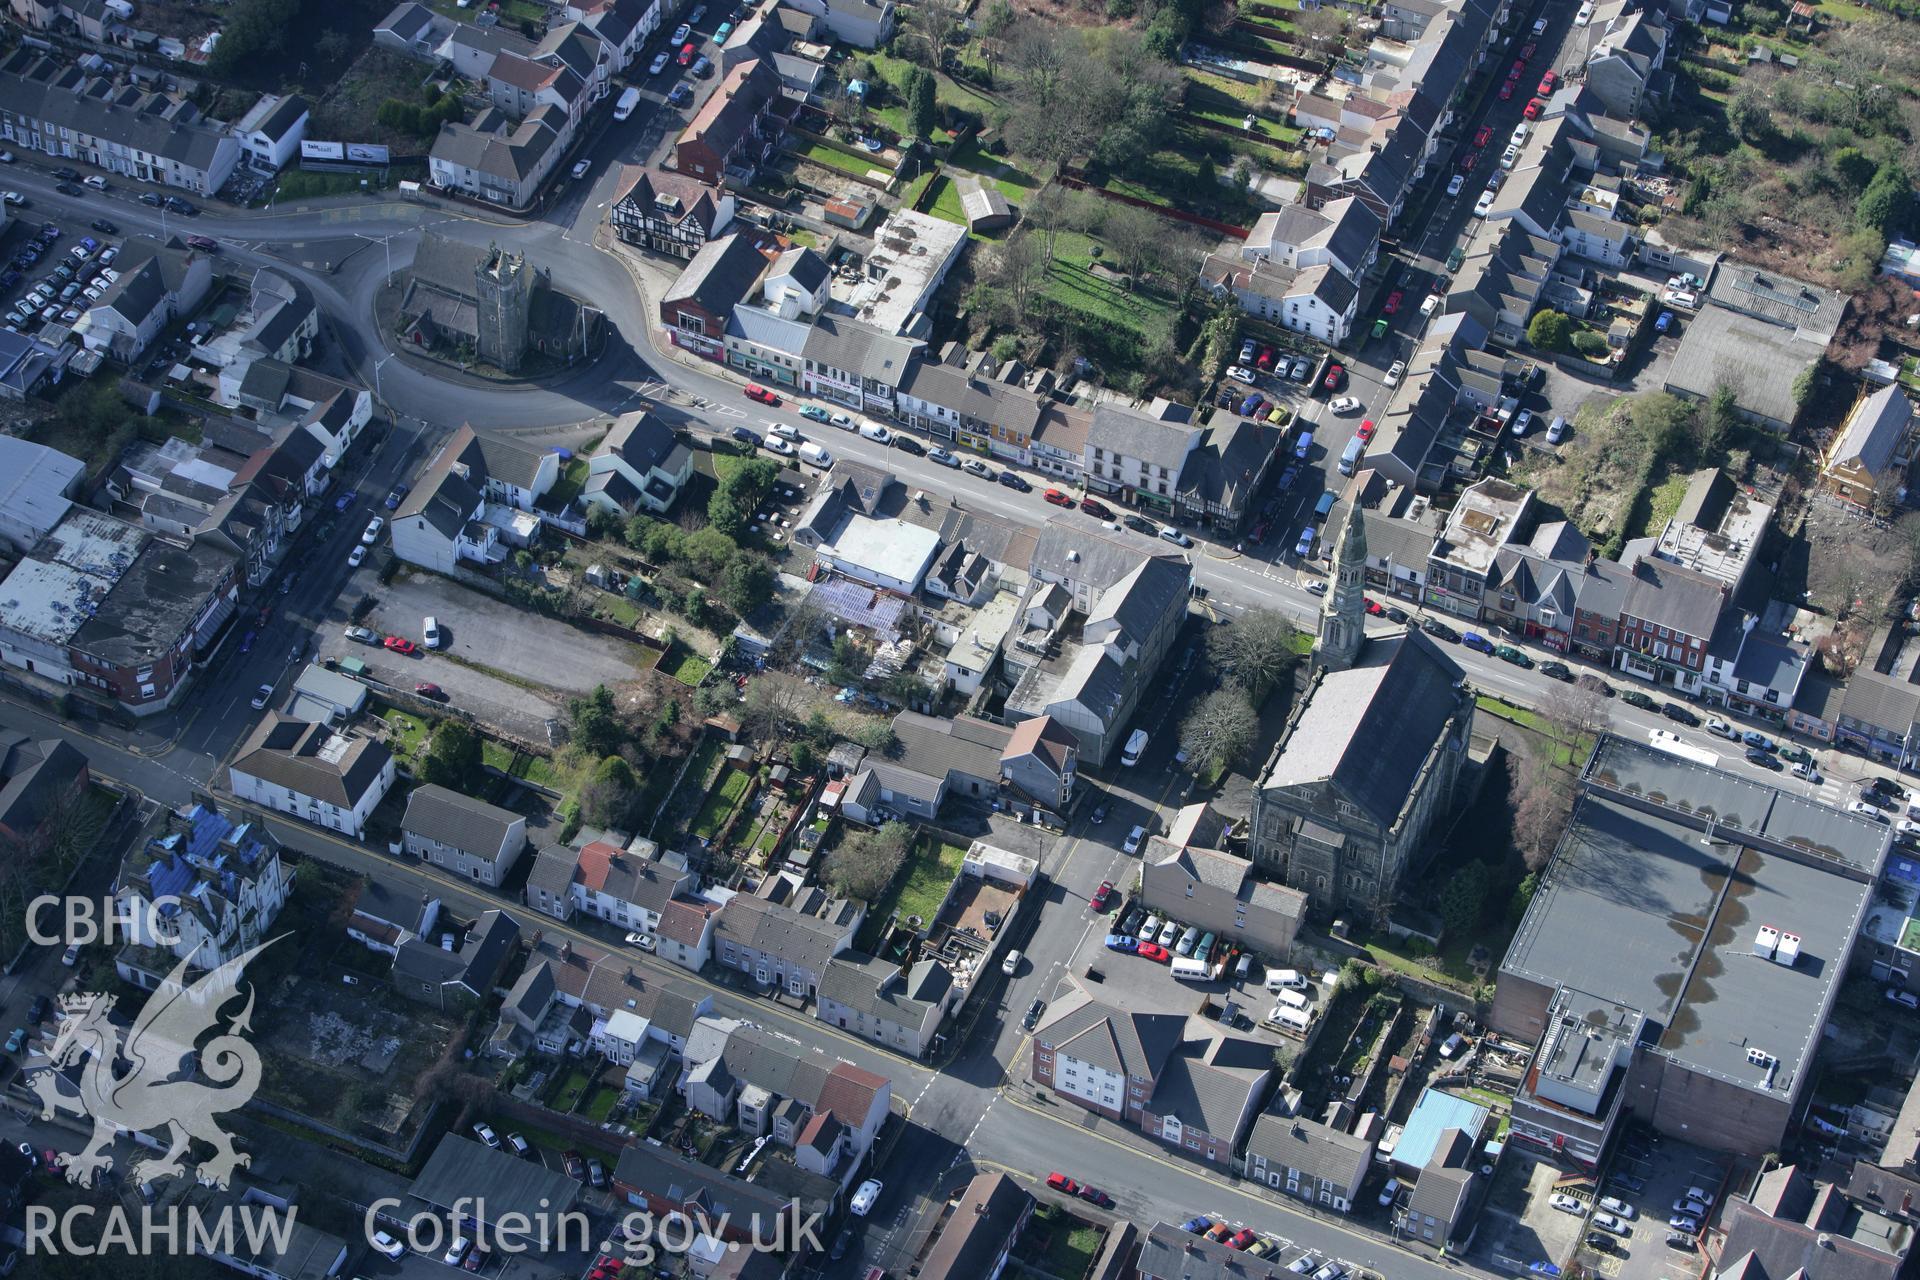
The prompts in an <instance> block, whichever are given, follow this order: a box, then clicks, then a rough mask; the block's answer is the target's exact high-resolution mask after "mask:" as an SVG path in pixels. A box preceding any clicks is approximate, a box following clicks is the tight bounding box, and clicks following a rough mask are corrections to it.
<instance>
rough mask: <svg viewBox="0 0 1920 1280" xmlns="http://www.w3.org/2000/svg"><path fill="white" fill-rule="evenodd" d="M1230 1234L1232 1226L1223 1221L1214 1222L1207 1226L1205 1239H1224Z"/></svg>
mask: <svg viewBox="0 0 1920 1280" xmlns="http://www.w3.org/2000/svg"><path fill="white" fill-rule="evenodd" d="M1232 1234H1233V1228H1232V1227H1231V1226H1230V1225H1228V1224H1227V1223H1224V1222H1216V1223H1214V1224H1213V1225H1212V1226H1210V1227H1208V1228H1207V1239H1209V1240H1225V1239H1226V1238H1227V1237H1228V1236H1230V1235H1232Z"/></svg>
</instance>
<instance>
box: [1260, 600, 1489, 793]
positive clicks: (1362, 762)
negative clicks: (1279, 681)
mask: <svg viewBox="0 0 1920 1280" xmlns="http://www.w3.org/2000/svg"><path fill="white" fill-rule="evenodd" d="M1376 650H1378V651H1380V656H1379V657H1376V656H1375V653H1376ZM1361 654H1362V659H1363V664H1362V665H1360V666H1357V667H1354V668H1351V669H1350V670H1347V671H1330V672H1326V673H1324V674H1323V675H1321V676H1319V677H1318V678H1317V679H1316V681H1315V683H1314V684H1313V686H1312V687H1311V688H1310V689H1309V690H1308V692H1307V697H1306V702H1305V705H1304V706H1303V707H1302V708H1301V710H1300V711H1299V712H1298V713H1297V714H1296V715H1295V717H1294V719H1293V722H1292V723H1291V724H1290V725H1289V726H1288V728H1287V730H1286V733H1285V734H1284V735H1283V736H1282V737H1281V739H1280V745H1279V746H1278V747H1277V748H1276V749H1275V752H1274V756H1273V761H1272V764H1271V765H1270V767H1269V768H1268V771H1267V775H1266V777H1265V778H1263V779H1262V780H1261V785H1262V786H1263V787H1265V788H1267V789H1268V790H1277V789H1280V788H1284V787H1292V786H1304V785H1311V784H1314V783H1321V782H1329V781H1330V782H1332V784H1333V785H1334V787H1335V788H1336V789H1337V790H1338V791H1339V792H1340V794H1341V795H1342V796H1344V797H1346V798H1347V799H1349V800H1351V801H1352V802H1353V803H1354V804H1357V805H1359V806H1360V808H1361V809H1363V810H1364V811H1365V812H1366V813H1367V815H1368V816H1369V817H1371V818H1372V819H1373V820H1374V821H1375V822H1377V823H1379V824H1380V825H1381V826H1382V827H1383V828H1384V827H1391V826H1392V825H1393V822H1394V819H1395V818H1396V817H1398V816H1399V814H1400V811H1401V809H1403V808H1404V807H1405V806H1406V803H1407V799H1408V797H1409V796H1411V795H1412V794H1413V790H1414V781H1415V779H1416V778H1417V777H1418V775H1419V772H1420V769H1421V767H1422V766H1423V765H1424V764H1425V763H1426V759H1427V756H1428V754H1429V753H1430V752H1431V751H1432V750H1433V745H1434V742H1435V741H1436V740H1437V739H1438V738H1439V737H1440V734H1441V733H1442V732H1443V731H1444V729H1445V727H1446V724H1447V720H1448V718H1449V717H1450V716H1452V715H1453V714H1454V712H1455V710H1456V709H1457V708H1458V707H1459V705H1460V703H1461V700H1462V696H1463V695H1462V694H1461V693H1460V691H1459V684H1460V681H1461V680H1462V679H1464V676H1463V674H1462V672H1461V670H1460V668H1459V667H1458V666H1457V665H1456V664H1455V663H1454V661H1453V659H1451V658H1449V657H1448V656H1447V655H1446V654H1444V653H1442V652H1441V651H1440V649H1439V648H1438V647H1437V646H1436V645H1435V644H1434V643H1433V641H1431V640H1429V639H1428V638H1427V637H1426V635H1425V634H1424V633H1422V632H1419V631H1409V632H1407V633H1406V634H1405V635H1404V636H1401V637H1397V638H1392V639H1380V640H1372V641H1369V642H1368V643H1367V646H1366V647H1365V648H1364V649H1363V650H1362V651H1361Z"/></svg>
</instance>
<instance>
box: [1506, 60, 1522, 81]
mask: <svg viewBox="0 0 1920 1280" xmlns="http://www.w3.org/2000/svg"><path fill="white" fill-rule="evenodd" d="M1525 74H1527V64H1526V63H1524V62H1516V63H1514V64H1513V65H1512V66H1510V67H1508V68H1507V79H1509V80H1518V79H1519V78H1520V77H1521V76H1523V75H1525Z"/></svg>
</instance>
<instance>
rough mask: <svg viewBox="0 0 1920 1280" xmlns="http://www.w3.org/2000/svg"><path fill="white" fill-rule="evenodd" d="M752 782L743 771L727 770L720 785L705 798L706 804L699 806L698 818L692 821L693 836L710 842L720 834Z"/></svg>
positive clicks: (749, 776)
mask: <svg viewBox="0 0 1920 1280" xmlns="http://www.w3.org/2000/svg"><path fill="white" fill-rule="evenodd" d="M752 781H753V775H752V774H750V773H748V772H747V771H746V770H745V769H728V770H727V771H726V773H724V774H723V775H721V778H720V785H719V786H717V787H715V788H714V789H713V791H712V792H711V793H710V794H709V795H708V796H707V802H706V803H705V804H703V805H701V806H700V813H699V816H698V817H696V818H695V819H694V820H693V834H694V835H696V836H699V837H700V838H702V839H704V840H712V839H713V838H714V837H715V836H717V835H719V834H720V828H721V827H724V826H725V825H727V819H728V818H730V817H732V816H733V811H734V810H735V809H736V808H738V807H739V805H740V798H741V797H742V796H744V795H746V794H747V787H748V785H749V784H750V783H751V782H752Z"/></svg>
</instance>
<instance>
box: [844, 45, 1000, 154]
mask: <svg viewBox="0 0 1920 1280" xmlns="http://www.w3.org/2000/svg"><path fill="white" fill-rule="evenodd" d="M865 60H866V61H868V62H871V63H872V64H873V69H874V71H875V72H876V73H878V74H879V76H880V78H881V79H882V80H885V81H886V82H887V84H888V85H889V86H891V87H892V88H893V89H894V90H895V94H896V96H897V95H898V91H899V86H900V85H902V84H904V83H905V82H906V76H907V68H908V67H910V66H912V65H913V64H912V63H910V62H908V61H907V60H906V59H905V58H896V57H894V56H893V55H892V54H888V53H878V52H875V53H870V54H867V55H866V59H865ZM933 96H934V100H935V101H936V102H939V103H940V104H941V105H943V106H949V107H959V108H960V109H961V110H963V111H972V112H974V113H976V114H978V115H983V116H984V115H986V114H988V113H989V112H991V111H992V110H993V105H994V104H993V101H992V99H990V98H987V97H985V96H983V95H981V94H978V93H975V92H974V91H973V90H972V89H969V88H967V86H965V85H963V84H960V83H958V82H956V81H955V80H954V79H953V78H952V77H951V76H949V75H947V74H946V72H944V71H942V72H939V73H937V74H935V76H934V77H933ZM875 114H876V115H878V114H881V113H879V112H876V113H875ZM896 132H898V133H901V134H903V135H904V134H905V133H906V130H905V129H897V130H896Z"/></svg>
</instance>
